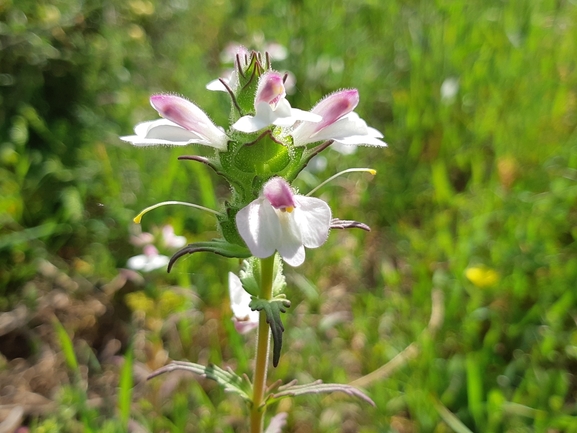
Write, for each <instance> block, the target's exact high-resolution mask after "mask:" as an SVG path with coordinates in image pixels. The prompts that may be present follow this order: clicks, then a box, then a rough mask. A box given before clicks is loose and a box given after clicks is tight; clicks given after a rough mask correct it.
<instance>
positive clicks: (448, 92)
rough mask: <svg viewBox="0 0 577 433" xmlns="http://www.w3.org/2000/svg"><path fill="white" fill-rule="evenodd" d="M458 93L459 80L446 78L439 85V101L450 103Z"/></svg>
mask: <svg viewBox="0 0 577 433" xmlns="http://www.w3.org/2000/svg"><path fill="white" fill-rule="evenodd" d="M458 91H459V79H458V78H455V77H449V78H446V79H445V80H444V81H443V84H441V101H443V102H445V103H451V102H453V101H454V100H455V96H457V92H458Z"/></svg>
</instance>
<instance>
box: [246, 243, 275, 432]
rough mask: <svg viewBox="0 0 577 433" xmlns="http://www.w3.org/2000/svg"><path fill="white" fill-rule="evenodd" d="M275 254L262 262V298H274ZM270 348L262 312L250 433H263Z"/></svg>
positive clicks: (267, 327)
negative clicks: (263, 404)
mask: <svg viewBox="0 0 577 433" xmlns="http://www.w3.org/2000/svg"><path fill="white" fill-rule="evenodd" d="M273 266H274V254H273V255H272V256H270V257H268V258H266V259H261V260H260V272H261V281H260V298H262V299H271V298H272V280H273ZM269 346H270V329H269V325H268V323H267V321H266V314H265V312H264V311H261V312H260V317H259V322H258V340H257V346H256V363H255V368H254V378H253V394H252V407H251V410H250V432H251V433H262V431H263V423H264V413H265V409H264V407H261V405H262V403H263V400H264V398H265V395H264V394H265V390H266V375H267V371H268V353H269Z"/></svg>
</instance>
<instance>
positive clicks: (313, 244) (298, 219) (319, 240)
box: [293, 195, 331, 248]
mask: <svg viewBox="0 0 577 433" xmlns="http://www.w3.org/2000/svg"><path fill="white" fill-rule="evenodd" d="M295 202H296V203H297V206H296V207H295V209H294V211H293V213H294V221H295V223H296V225H297V226H298V227H299V228H300V235H301V241H302V243H303V245H304V246H305V247H307V248H318V247H320V246H321V245H322V244H324V243H325V242H326V240H327V238H328V236H329V228H330V224H331V208H330V207H329V205H328V204H326V203H325V202H324V201H323V200H321V199H319V198H314V197H305V196H302V195H297V196H295Z"/></svg>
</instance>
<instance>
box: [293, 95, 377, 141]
mask: <svg viewBox="0 0 577 433" xmlns="http://www.w3.org/2000/svg"><path fill="white" fill-rule="evenodd" d="M358 103H359V93H358V91H357V90H356V89H345V90H341V91H338V92H335V93H333V94H331V95H329V96H327V97H326V98H324V99H322V100H321V101H320V102H319V103H318V104H317V105H315V106H314V107H313V109H312V110H311V113H314V114H318V115H320V116H321V117H322V119H323V120H322V121H321V122H319V123H316V124H315V123H309V122H302V123H300V124H299V125H297V126H296V127H295V128H294V129H293V131H292V132H291V133H290V135H292V137H293V143H294V145H295V146H304V145H306V144H309V143H316V142H319V141H325V140H333V141H336V142H338V143H342V144H349V145H362V144H366V145H370V146H386V145H387V144H386V143H385V142H384V141H382V140H380V139H381V138H383V134H381V133H380V132H379V131H377V130H376V129H374V128H371V127H370V126H367V124H366V122H365V121H364V120H363V119H361V118H360V117H359V115H358V114H357V113H355V112H354V111H353V110H354V109H355V107H356V106H357V104H358Z"/></svg>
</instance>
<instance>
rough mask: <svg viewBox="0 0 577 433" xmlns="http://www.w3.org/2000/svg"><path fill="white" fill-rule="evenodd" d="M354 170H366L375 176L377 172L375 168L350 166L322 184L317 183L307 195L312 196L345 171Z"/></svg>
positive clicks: (350, 171)
mask: <svg viewBox="0 0 577 433" xmlns="http://www.w3.org/2000/svg"><path fill="white" fill-rule="evenodd" d="M354 171H366V172H367V173H370V174H372V175H373V176H374V175H375V174H377V170H375V169H373V168H349V169H347V170H343V171H339V172H338V173H337V174H335V175H332V176H331V177H329V178H328V179H327V180H325V181H324V182H322V183H321V184H320V185H317V187H316V188H313V189H312V191H310V192H309V193H308V194H307V197H308V196H310V195H311V194H312V193H313V192H315V191H316V190H317V189H319V188H320V187H321V186H324V185H325V184H327V183H329V182H330V181H331V180H333V179H335V178H337V177H339V176H340V175H342V174H345V173H352V172H354Z"/></svg>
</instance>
